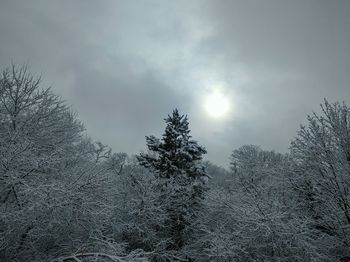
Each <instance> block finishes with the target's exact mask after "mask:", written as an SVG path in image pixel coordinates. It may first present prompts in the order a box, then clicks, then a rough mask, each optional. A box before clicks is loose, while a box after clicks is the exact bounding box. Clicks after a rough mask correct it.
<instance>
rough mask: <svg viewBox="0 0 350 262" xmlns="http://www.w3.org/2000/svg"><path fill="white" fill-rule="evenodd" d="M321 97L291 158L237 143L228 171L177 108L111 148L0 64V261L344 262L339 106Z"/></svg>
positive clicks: (347, 177)
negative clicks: (125, 145) (139, 139)
mask: <svg viewBox="0 0 350 262" xmlns="http://www.w3.org/2000/svg"><path fill="white" fill-rule="evenodd" d="M320 102H322V104H321V108H320V110H319V109H317V108H315V110H319V111H317V112H319V113H313V112H310V115H308V116H305V117H306V122H305V123H307V124H306V125H305V126H300V129H299V131H298V132H297V133H296V134H295V138H294V139H293V140H292V143H291V144H290V150H289V152H288V153H283V154H281V153H277V152H275V151H268V150H264V149H263V148H261V147H259V146H258V145H242V146H241V147H239V148H232V154H231V156H227V157H229V158H230V168H229V169H228V170H227V169H225V168H222V167H220V166H216V165H214V164H212V163H210V162H209V161H204V160H203V156H204V155H205V154H206V149H205V147H204V146H202V145H201V142H200V141H197V140H196V138H195V137H192V136H191V132H190V128H191V122H190V121H191V119H188V118H187V116H186V112H180V111H178V110H177V109H174V110H173V111H172V112H164V117H165V119H164V120H165V123H164V124H165V130H161V131H162V133H163V135H162V137H160V138H157V137H155V136H153V135H152V134H145V136H146V139H145V145H146V146H147V148H148V150H147V151H146V152H135V155H127V154H125V153H121V152H113V151H112V150H111V148H109V147H108V145H104V144H102V143H100V142H96V141H92V139H91V138H89V136H88V131H89V130H87V131H86V130H85V128H84V125H83V124H82V123H81V122H80V121H79V118H78V116H77V115H76V114H75V113H74V105H73V106H72V107H70V106H68V105H67V103H66V102H65V101H64V100H62V98H60V96H58V95H56V94H54V93H53V92H52V90H51V89H50V88H45V87H44V86H43V85H42V83H41V79H40V77H37V76H36V74H34V73H32V72H31V71H30V70H29V69H28V68H27V67H21V66H16V65H13V66H10V67H8V68H5V69H2V71H1V76H0V123H1V124H0V154H1V156H0V261H17V262H20V261H52V262H63V261H65V262H70V261H72V262H73V261H75V262H83V261H106V262H111V261H115V262H116V261H118V262H126V261H152V262H168V261H204V262H205V261H242V262H243V261H343V262H344V261H350V191H349V190H350V108H349V107H348V106H347V105H346V104H345V103H342V102H341V101H339V102H334V101H332V102H331V101H329V102H328V101H327V99H325V100H324V101H320ZM159 121H160V122H162V121H163V119H159ZM302 121H305V119H301V120H300V122H302ZM276 128H277V127H276ZM291 139H292V138H291Z"/></svg>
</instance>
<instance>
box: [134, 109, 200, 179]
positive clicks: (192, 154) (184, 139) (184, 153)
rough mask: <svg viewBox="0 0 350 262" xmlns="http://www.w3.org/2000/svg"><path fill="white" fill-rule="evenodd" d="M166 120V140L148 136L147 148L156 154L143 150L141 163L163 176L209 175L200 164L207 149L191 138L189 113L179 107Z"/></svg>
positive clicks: (139, 158)
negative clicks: (181, 113)
mask: <svg viewBox="0 0 350 262" xmlns="http://www.w3.org/2000/svg"><path fill="white" fill-rule="evenodd" d="M165 122H166V124H167V126H166V128H165V133H164V134H163V138H162V140H159V139H158V138H156V137H155V136H146V142H147V147H148V149H149V150H150V151H151V152H152V154H143V153H141V155H140V156H139V157H138V160H139V163H140V164H141V165H142V166H145V167H147V168H151V169H152V170H153V171H155V172H156V173H157V174H158V175H159V177H161V178H171V177H175V176H179V175H185V176H187V177H191V178H194V179H195V178H200V177H203V176H205V172H204V169H203V168H202V166H199V165H198V163H199V160H201V159H202V155H203V154H205V153H206V150H205V149H204V147H202V146H199V145H198V144H197V142H196V141H194V140H191V139H190V138H191V136H190V135H189V133H190V130H189V128H188V120H187V116H184V115H180V114H179V112H178V110H177V109H175V110H174V111H173V114H172V116H170V115H169V116H168V118H166V119H165Z"/></svg>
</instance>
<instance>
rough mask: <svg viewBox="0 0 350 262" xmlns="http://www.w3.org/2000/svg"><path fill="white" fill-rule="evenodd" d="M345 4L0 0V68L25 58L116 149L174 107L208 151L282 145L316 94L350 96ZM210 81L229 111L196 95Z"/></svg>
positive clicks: (137, 139)
mask: <svg viewBox="0 0 350 262" xmlns="http://www.w3.org/2000/svg"><path fill="white" fill-rule="evenodd" d="M349 12H350V1H346V0H344V1H341V0H337V1H330V0H328V1H326V0H325V1H321V0H317V1H316V0H314V1H311V0H303V1H295V0H293V1H280V0H274V1H273V0H265V1H259V0H256V1H250V0H241V1H229V0H227V1H223V0H221V1H215V0H212V1H207V0H203V1H199V0H198V1H197V0H194V1H164V0H158V1H153V0H149V1H136V0H135V1H126V0H125V1H120V0H113V1H112V0H110V1H92V0H91V1H90V0H89V1H87V0H84V1H83V0H81V1H78V0H75V1H68V0H61V1H47V0H42V1H37V0H33V1H25V0H23V1H17V0H0V66H1V67H2V68H3V67H5V66H8V65H10V64H11V61H14V62H15V63H18V64H23V63H27V64H28V65H29V66H30V68H31V71H32V72H34V73H39V74H42V75H43V79H44V84H45V85H51V86H52V87H53V90H54V92H55V93H56V94H59V95H61V96H62V97H63V98H64V99H66V100H67V101H68V103H69V104H70V105H72V108H73V109H74V110H75V111H77V113H78V115H79V117H80V118H81V119H82V121H83V122H84V123H85V126H86V127H87V131H88V133H89V134H90V135H91V136H92V137H93V138H94V139H96V140H100V141H102V142H103V143H105V144H108V145H110V146H111V147H112V148H113V150H114V151H116V152H120V151H123V152H127V153H130V154H131V153H138V152H139V151H140V150H144V149H145V139H144V136H145V135H150V134H155V135H157V136H159V135H161V133H162V131H163V129H164V123H163V118H164V117H166V115H167V114H168V113H170V112H171V110H172V109H173V108H175V107H178V108H179V109H180V111H181V112H182V113H186V114H188V116H189V120H190V126H191V129H192V135H193V137H194V138H195V139H196V140H198V141H199V143H200V144H201V145H204V146H205V147H206V148H207V149H208V157H207V158H208V159H210V160H212V161H213V162H214V163H216V164H220V165H224V166H227V164H228V157H229V155H230V152H231V151H232V149H234V148H237V147H239V146H241V145H243V144H258V145H261V146H262V147H263V148H266V149H274V150H276V151H280V152H286V151H287V150H288V147H289V143H290V140H291V139H292V138H293V137H294V136H295V134H296V130H297V129H298V127H299V124H300V123H302V122H303V121H304V119H305V118H306V115H307V114H309V113H310V112H311V111H312V110H317V109H318V106H319V104H320V103H321V102H322V101H323V98H324V97H326V98H328V99H329V100H330V101H336V100H339V101H343V100H345V101H346V102H348V103H349V102H350V86H349V84H350V15H349ZM214 85H220V86H221V87H222V88H223V91H224V93H225V95H226V96H227V97H229V98H230V100H231V102H232V105H233V110H232V112H231V114H230V116H229V117H227V118H223V119H216V120H215V119H211V118H209V117H208V116H207V115H206V113H205V111H204V110H203V97H204V96H205V95H206V94H207V93H208V92H209V91H210V89H211V88H212V87H213V86H214Z"/></svg>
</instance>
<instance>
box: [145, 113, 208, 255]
mask: <svg viewBox="0 0 350 262" xmlns="http://www.w3.org/2000/svg"><path fill="white" fill-rule="evenodd" d="M165 122H166V124H167V125H166V128H165V133H164V134H163V136H162V138H161V139H158V138H156V137H154V136H146V142H147V147H148V149H149V152H148V153H141V154H140V155H139V156H138V161H139V164H140V165H142V166H144V167H146V168H148V169H150V170H151V171H153V172H154V173H155V174H156V177H157V178H158V186H157V187H156V188H157V189H155V190H160V191H162V192H163V194H162V199H161V201H160V203H162V207H163V208H164V210H165V211H166V213H167V214H168V221H167V225H165V228H166V230H167V232H165V233H163V235H165V236H166V239H167V245H166V249H167V250H169V251H179V250H180V249H183V248H184V246H185V245H186V244H187V243H189V242H190V241H193V240H194V238H195V233H194V232H193V231H194V230H193V228H194V227H195V226H194V224H195V222H194V221H195V220H196V219H197V217H198V214H199V212H200V211H201V202H202V199H203V193H204V191H205V189H206V187H205V179H204V178H205V176H206V172H205V169H204V167H203V166H202V165H201V163H200V160H201V159H202V155H203V154H205V153H206V150H205V148H204V147H202V146H200V145H198V143H197V142H196V141H194V140H192V139H191V136H190V134H189V133H190V129H189V123H188V119H187V116H185V115H180V114H179V112H178V110H177V109H175V110H174V111H173V113H172V115H168V117H167V118H166V119H165Z"/></svg>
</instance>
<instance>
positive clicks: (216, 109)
mask: <svg viewBox="0 0 350 262" xmlns="http://www.w3.org/2000/svg"><path fill="white" fill-rule="evenodd" d="M204 107H205V110H206V112H207V114H208V115H209V116H210V117H212V118H216V119H222V118H224V117H226V116H227V115H228V113H229V112H230V109H231V105H230V100H229V98H228V97H227V96H225V94H224V93H223V92H222V91H220V90H219V89H214V90H213V91H211V92H210V93H209V94H208V95H207V96H206V98H205V101H204Z"/></svg>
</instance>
